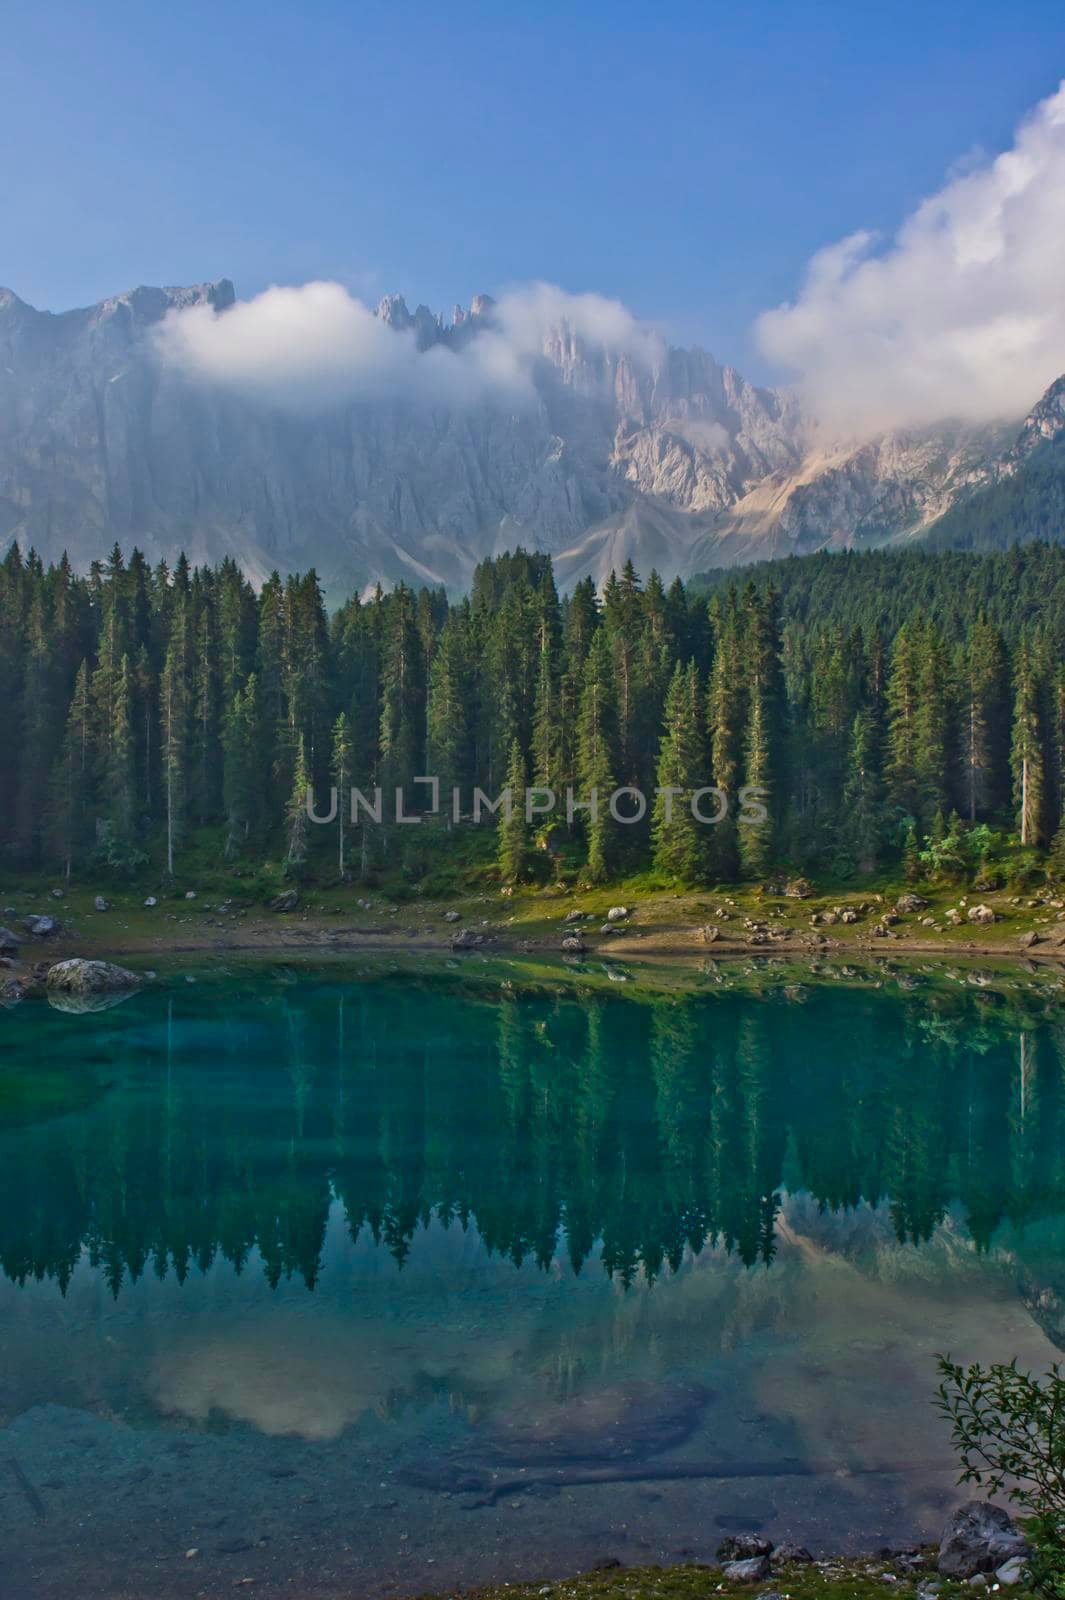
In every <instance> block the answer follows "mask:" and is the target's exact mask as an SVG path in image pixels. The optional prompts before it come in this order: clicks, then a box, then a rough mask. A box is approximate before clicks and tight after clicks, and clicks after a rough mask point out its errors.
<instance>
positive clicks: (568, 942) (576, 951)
mask: <svg viewBox="0 0 1065 1600" xmlns="http://www.w3.org/2000/svg"><path fill="white" fill-rule="evenodd" d="M562 950H563V953H564V954H565V955H567V956H583V955H584V954H585V953H586V947H585V943H584V940H583V939H582V938H581V936H580V934H579V933H571V934H567V936H566V938H565V939H563V941H562Z"/></svg>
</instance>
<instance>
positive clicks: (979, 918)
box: [969, 905, 995, 927]
mask: <svg viewBox="0 0 1065 1600" xmlns="http://www.w3.org/2000/svg"><path fill="white" fill-rule="evenodd" d="M994 920H995V913H994V912H993V911H992V909H991V907H990V906H983V905H980V906H970V907H969V921H970V922H979V923H982V924H983V925H984V926H985V927H987V926H989V925H990V924H991V923H992V922H994Z"/></svg>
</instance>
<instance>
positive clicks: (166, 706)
mask: <svg viewBox="0 0 1065 1600" xmlns="http://www.w3.org/2000/svg"><path fill="white" fill-rule="evenodd" d="M175 617H176V620H175V625H174V630H173V632H172V634H171V638H170V645H169V648H168V649H167V652H166V661H165V663H164V665H163V675H162V678H161V679H160V683H159V739H160V746H161V750H160V764H161V768H162V786H163V804H164V826H165V836H166V870H167V873H168V875H169V876H170V877H173V875H174V852H175V850H176V848H177V845H178V844H179V842H180V840H181V839H182V837H183V836H184V832H185V820H186V794H187V787H186V780H187V773H188V738H189V728H188V721H189V702H188V674H187V670H186V669H187V660H188V655H187V640H186V636H185V627H184V605H181V606H179V607H178V610H177V612H176V614H175Z"/></svg>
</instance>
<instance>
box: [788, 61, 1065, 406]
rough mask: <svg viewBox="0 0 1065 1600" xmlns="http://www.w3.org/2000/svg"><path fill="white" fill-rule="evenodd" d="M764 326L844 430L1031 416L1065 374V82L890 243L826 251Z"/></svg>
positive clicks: (815, 400) (811, 396) (861, 240)
mask: <svg viewBox="0 0 1065 1600" xmlns="http://www.w3.org/2000/svg"><path fill="white" fill-rule="evenodd" d="M757 331H758V337H759V342H760V344H761V346H762V349H763V350H764V351H765V353H766V354H767V355H768V356H769V357H770V358H771V359H773V360H774V361H777V362H779V363H781V364H782V365H783V366H785V367H787V368H790V369H791V370H793V371H795V372H797V373H798V374H799V376H800V381H801V384H802V387H803V389H804V391H805V393H806V395H807V398H808V400H809V403H810V405H811V407H812V409H813V411H814V412H815V413H816V415H817V416H818V417H819V418H821V419H822V420H823V421H824V422H825V423H826V424H828V425H829V426H831V427H833V428H836V429H846V430H847V431H850V432H854V433H860V432H868V431H872V430H876V429H879V428H883V427H893V426H906V425H911V424H920V423H924V422H933V421H938V420H942V419H944V418H947V417H957V418H960V419H964V420H969V421H991V420H993V419H996V418H1010V417H1015V416H1020V415H1021V414H1022V413H1023V412H1024V411H1026V410H1027V409H1028V408H1029V407H1030V406H1031V405H1032V404H1033V403H1034V401H1035V400H1036V399H1037V398H1038V397H1039V395H1040V394H1041V393H1042V391H1043V390H1044V389H1045V388H1046V387H1047V385H1048V384H1050V383H1052V382H1053V380H1054V379H1055V378H1056V377H1058V376H1059V375H1060V374H1061V373H1062V372H1065V83H1063V84H1062V86H1061V87H1060V88H1059V89H1058V91H1057V93H1056V94H1053V95H1051V96H1050V97H1049V98H1048V99H1046V100H1044V101H1042V102H1041V103H1040V104H1039V105H1038V106H1037V107H1036V109H1035V111H1034V112H1033V113H1032V114H1031V115H1030V116H1029V117H1028V118H1027V119H1026V120H1025V121H1024V122H1023V123H1022V124H1021V126H1020V128H1019V129H1018V130H1017V134H1016V137H1015V141H1014V144H1013V147H1012V148H1011V149H1010V150H1008V151H1006V152H1005V153H1004V154H1003V155H1000V156H998V157H997V158H996V159H995V160H993V161H984V162H983V163H982V164H978V165H976V166H975V167H974V168H972V169H971V170H968V171H966V172H965V173H964V174H963V175H961V176H955V177H952V178H951V179H950V180H949V181H948V182H947V183H946V184H945V185H944V187H943V188H942V189H941V190H940V191H939V193H938V194H935V195H933V196H931V198H929V199H927V200H925V201H924V202H923V203H922V204H921V205H920V206H918V208H917V209H916V211H914V213H913V214H912V215H911V216H910V217H909V218H908V219H907V220H906V222H905V223H904V224H903V226H902V227H901V228H900V229H899V232H898V234H897V235H896V237H895V238H894V240H892V241H891V243H890V244H889V245H888V247H887V248H886V249H883V250H881V251H877V250H876V248H875V241H874V240H873V238H872V237H871V236H870V235H869V234H867V233H856V234H853V235H852V236H851V237H850V238H847V239H844V240H842V241H841V242H839V243H837V244H834V245H831V246H830V247H829V248H828V249H826V250H822V251H821V252H820V253H819V254H817V255H816V256H814V257H813V259H812V261H811V262H810V265H809V268H808V271H807V276H806V282H805V283H804V285H803V288H802V292H801V293H800V295H799V297H798V299H797V300H796V301H795V303H794V304H793V305H785V306H781V307H780V308H779V309H777V310H775V311H769V312H766V313H765V314H764V315H763V316H762V317H761V318H759V321H758V330H757Z"/></svg>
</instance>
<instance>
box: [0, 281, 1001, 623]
mask: <svg viewBox="0 0 1065 1600" xmlns="http://www.w3.org/2000/svg"><path fill="white" fill-rule="evenodd" d="M234 302H235V295H234V289H233V285H232V284H231V283H230V282H229V281H228V280H227V279H221V280H218V281H217V282H215V283H210V284H201V285H196V286H193V287H190V288H168V289H153V288H139V289H135V290H133V291H131V292H129V293H128V294H122V295H117V296H115V297H113V298H111V299H108V300H105V301H103V302H101V303H100V304H99V305H97V306H93V307H90V308H88V309H85V310H79V311H70V312H64V313H59V314H54V313H50V312H42V311H37V310H35V309H34V308H32V307H30V306H28V305H26V304H25V303H24V302H23V301H21V300H19V299H18V297H17V296H15V295H14V294H12V293H11V292H10V291H6V290H5V291H0V548H6V546H7V545H8V544H9V543H10V542H11V541H12V540H14V539H17V540H18V541H19V543H20V544H22V545H23V546H24V547H29V546H31V545H32V546H34V547H35V548H36V549H37V550H38V551H39V552H40V553H41V554H42V555H43V556H44V557H45V558H46V559H54V558H56V557H58V555H59V554H60V553H61V552H62V551H63V550H64V549H66V550H68V551H69V553H70V555H71V557H72V559H73V560H74V562H75V563H76V564H77V565H79V566H85V565H86V564H87V563H88V562H89V561H90V560H91V559H93V558H94V557H97V556H98V555H99V554H100V552H101V551H102V550H103V549H105V548H107V547H108V546H109V545H110V544H111V543H112V542H114V541H115V540H117V541H118V542H119V543H121V544H123V545H124V546H126V547H129V546H131V545H133V544H137V545H139V546H140V547H141V548H142V549H143V550H144V551H145V552H146V554H147V555H148V556H149V558H150V559H153V560H154V559H158V558H159V557H164V556H165V557H167V558H169V559H173V557H174V556H175V555H176V554H177V552H178V551H179V550H181V549H184V550H185V551H186V552H187V553H188V555H189V557H190V559H192V560H194V561H204V560H211V561H213V560H217V559H219V558H220V557H222V556H224V555H232V556H234V557H235V558H236V559H238V560H239V561H240V562H241V564H242V565H243V566H244V568H245V569H246V570H247V571H248V572H249V574H250V575H251V576H252V577H253V578H255V579H261V578H263V577H265V576H266V575H267V574H268V573H269V571H270V570H271V569H272V568H273V567H275V566H276V567H278V568H280V569H281V570H283V571H284V570H292V569H295V568H299V567H306V566H308V565H311V564H313V565H315V566H316V567H317V568H318V570H319V572H320V573H321V574H322V577H323V579H324V581H325V583H326V585H327V587H329V588H330V589H332V590H334V591H337V592H338V591H340V590H342V589H350V588H351V587H353V586H361V585H364V584H367V583H371V582H374V581H377V580H381V581H383V582H385V583H390V582H394V581H396V580H398V579H400V578H406V579H407V580H408V581H414V582H441V583H444V584H447V585H449V586H451V587H453V588H460V587H462V586H464V585H465V583H466V582H467V581H468V579H469V576H470V573H471V571H472V568H473V566H474V565H475V563H476V562H477V561H478V560H480V559H482V558H483V557H484V556H486V555H491V554H494V553H497V552H499V551H501V550H503V549H505V548H508V547H513V546H514V545H516V544H518V543H524V544H526V545H528V546H531V547H535V548H538V549H543V550H547V551H550V552H551V554H552V555H553V556H554V558H555V561H556V566H557V569H558V572H559V576H560V580H561V581H563V582H569V581H572V580H574V579H576V578H577V577H580V576H583V575H584V574H585V573H587V572H591V573H593V575H594V576H596V577H597V578H599V579H602V578H604V577H605V576H606V574H607V572H609V570H610V568H611V567H617V566H620V565H621V564H622V563H623V562H624V560H625V559H627V558H628V557H630V556H631V557H632V558H633V560H634V561H635V562H636V564H637V566H638V567H639V568H640V569H641V570H642V571H644V572H646V571H648V570H649V568H650V567H651V566H657V567H658V569H659V570H660V571H661V572H662V573H663V574H664V575H665V576H667V577H669V576H672V575H673V574H674V573H677V572H680V573H682V574H683V573H687V572H690V571H692V570H694V569H697V568H704V567H708V566H715V565H724V564H733V563H736V562H742V561H747V560H754V559H761V558H763V557H765V556H767V555H775V554H783V553H786V552H790V551H796V552H803V551H806V550H813V549H818V548H823V547H825V546H832V545H849V544H854V543H878V542H882V541H883V540H884V539H885V538H893V537H902V536H912V535H913V534H914V533H915V532H917V531H919V530H920V529H921V528H923V527H925V526H926V525H927V524H929V523H930V522H932V521H933V520H934V519H935V518H936V517H937V516H938V515H940V514H941V513H942V512H943V511H944V510H946V509H947V507H948V506H949V505H950V504H951V503H952V501H953V500H954V499H955V498H956V497H957V495H958V494H959V493H961V492H963V491H966V490H967V489H968V488H969V487H970V486H971V485H972V484H974V483H976V482H978V481H979V477H980V474H981V472H986V471H987V470H989V469H988V463H989V462H990V461H994V460H997V459H998V457H999V456H1000V454H1001V452H1002V451H1003V450H1004V449H1005V448H1006V445H1007V443H1008V440H1009V438H1012V437H1013V435H1014V434H1015V433H1016V429H1015V428H1014V429H1013V430H1012V432H1009V431H1007V432H1005V433H1004V432H1003V430H994V429H990V430H989V429H960V428H954V429H943V430H938V431H936V430H926V431H925V432H923V433H922V434H920V435H911V436H892V437H890V438H886V439H882V440H879V441H875V442H874V443H872V444H863V445H860V446H856V447H848V446H844V445H838V444H833V443H831V442H826V441H822V440H821V439H819V437H818V434H817V431H816V429H814V428H813V427H812V426H811V425H810V423H809V421H808V419H806V418H805V417H804V416H803V414H802V411H801V407H800V406H799V403H798V401H797V400H796V398H795V397H794V396H793V395H792V394H790V393H788V392H787V391H783V390H773V389H763V388H758V387H756V386H754V385H752V384H749V383H747V382H746V380H745V379H743V378H742V377H741V376H740V374H738V373H737V372H735V371H734V369H732V368H730V367H722V366H719V365H718V363H717V362H716V361H714V359H713V357H712V356H710V355H708V354H707V353H706V352H704V351H702V350H684V349H677V348H669V347H667V346H665V345H664V344H662V345H660V346H655V347H654V349H653V351H652V352H651V353H650V354H649V353H648V352H647V351H646V350H644V351H641V352H639V353H633V352H631V351H628V350H624V349H610V348H606V347H603V346H593V345H590V344H589V343H588V342H587V341H586V340H583V339H582V338H580V337H579V336H578V335H577V334H576V333H575V332H574V330H573V329H572V328H571V327H570V326H569V325H568V324H567V323H566V322H565V321H564V320H563V321H560V322H557V323H555V324H553V325H550V326H546V327H545V328H544V329H543V331H542V341H541V347H540V353H539V356H538V358H537V359H536V361H535V363H534V367H533V372H532V378H533V383H534V388H535V403H534V405H533V406H532V407H531V408H529V407H528V406H526V407H524V408H509V407H507V406H506V405H505V404H502V403H500V402H499V401H498V400H497V399H488V398H486V399H482V400H480V401H478V402H477V403H475V404H470V405H466V406H462V407H456V408H453V409H446V408H441V407H440V406H439V405H437V406H435V407H429V406H428V405H420V404H418V403H417V402H415V401H413V400H411V399H409V398H408V399H400V398H389V399H386V400H375V401H372V402H371V401H366V400H363V401H359V402H353V403H349V404H344V405H337V406H335V407H334V408H332V409H331V410H328V411H325V412H321V413H318V414H316V415H314V416H308V415H302V416H301V415H293V414H291V413H285V412H283V411H281V410H279V409H277V408H276V407H271V406H269V405H267V404H264V403H260V402H258V401H255V400H252V399H249V398H248V397H247V396H243V395H240V394H238V393H234V392H230V391H226V390H222V389H219V388H218V387H212V386H210V385H209V384H207V383H205V382H203V381H201V380H198V379H194V378H192V377H190V376H189V375H188V374H187V373H186V372H184V371H182V370H181V369H179V368H177V367H175V366H174V365H173V364H170V363H168V362H166V361H165V360H164V359H163V358H162V356H161V354H160V350H159V346H158V343H157V341H156V339H155V337H154V334H155V332H156V331H157V329H158V325H159V324H160V322H161V321H162V319H163V318H164V317H165V316H166V315H167V313H168V312H170V311H171V310H175V309H181V308H183V307H188V306H195V305H202V304H208V305H211V306H213V307H214V308H215V309H216V311H218V312H219V313H221V314H223V315H224V314H225V312H226V310H227V309H228V308H229V307H231V306H232V305H233V304H234ZM495 312H496V308H495V303H494V302H493V301H492V300H491V299H490V298H489V297H487V296H479V297H477V298H475V299H474V301H473V302H472V303H471V306H470V308H469V310H468V311H464V310H460V309H458V308H456V313H455V315H454V316H453V318H452V319H451V320H450V321H448V322H445V321H444V319H442V318H440V317H438V316H436V315H434V314H433V313H432V312H431V311H429V310H428V309H427V308H426V307H424V306H419V307H418V308H417V309H416V310H415V311H414V312H411V311H410V310H409V309H408V307H407V305H406V302H405V301H404V300H403V298H402V297H401V296H398V295H391V296H388V297H386V298H385V299H384V300H383V301H382V302H381V304H380V306H379V307H378V315H379V316H380V317H381V319H382V320H383V321H384V322H386V323H387V324H388V325H389V326H391V327H392V328H393V329H394V330H395V331H396V332H397V333H401V332H407V331H411V332H413V335H414V337H415V339H416V342H417V345H418V347H419V349H420V350H423V351H425V350H428V349H430V348H431V347H432V346H433V345H434V344H443V345H445V346H449V347H451V348H453V349H459V348H461V347H462V346H463V345H464V344H465V343H467V342H468V341H470V340H474V339H477V338H478V337H479V336H480V335H481V333H482V332H484V331H485V330H487V329H491V328H492V327H493V326H494V319H495ZM1018 447H1019V446H1018Z"/></svg>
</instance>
